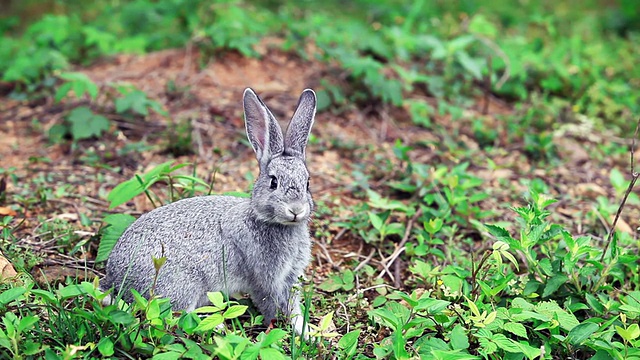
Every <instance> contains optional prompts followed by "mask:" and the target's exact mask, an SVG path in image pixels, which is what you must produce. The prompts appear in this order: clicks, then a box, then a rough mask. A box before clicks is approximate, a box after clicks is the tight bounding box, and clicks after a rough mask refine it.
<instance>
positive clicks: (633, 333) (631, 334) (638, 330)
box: [616, 324, 640, 341]
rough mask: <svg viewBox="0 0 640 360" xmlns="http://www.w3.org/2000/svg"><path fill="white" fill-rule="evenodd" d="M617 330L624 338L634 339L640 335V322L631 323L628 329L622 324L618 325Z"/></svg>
mask: <svg viewBox="0 0 640 360" xmlns="http://www.w3.org/2000/svg"><path fill="white" fill-rule="evenodd" d="M616 332H617V333H618V335H620V336H621V337H622V338H623V339H625V340H627V341H633V340H635V339H637V338H638V337H640V326H638V324H631V325H629V327H627V328H626V329H625V328H623V327H620V326H616Z"/></svg>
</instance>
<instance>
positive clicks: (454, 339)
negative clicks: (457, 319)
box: [449, 324, 469, 350]
mask: <svg viewBox="0 0 640 360" xmlns="http://www.w3.org/2000/svg"><path fill="white" fill-rule="evenodd" d="M449 343H450V344H451V348H452V349H454V350H462V349H468V348H469V338H468V337H467V333H466V332H465V330H464V328H463V327H462V325H460V324H458V325H456V327H454V328H453V330H451V332H450V333H449Z"/></svg>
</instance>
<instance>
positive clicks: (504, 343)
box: [491, 334, 522, 353]
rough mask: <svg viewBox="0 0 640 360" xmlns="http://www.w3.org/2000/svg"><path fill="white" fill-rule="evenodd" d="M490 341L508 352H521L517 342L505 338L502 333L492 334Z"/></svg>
mask: <svg viewBox="0 0 640 360" xmlns="http://www.w3.org/2000/svg"><path fill="white" fill-rule="evenodd" d="M491 341H493V342H494V343H495V344H496V345H498V347H499V348H500V349H502V350H504V351H507V352H510V353H520V352H522V349H521V348H520V347H519V346H518V343H516V342H515V341H513V340H511V339H509V338H507V337H506V336H504V335H502V334H494V335H493V337H492V338H491Z"/></svg>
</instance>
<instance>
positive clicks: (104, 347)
mask: <svg viewBox="0 0 640 360" xmlns="http://www.w3.org/2000/svg"><path fill="white" fill-rule="evenodd" d="M98 351H99V352H100V354H101V355H102V356H112V355H113V354H114V352H115V351H114V346H113V341H111V338H109V337H104V338H102V339H101V340H100V342H99V343H98Z"/></svg>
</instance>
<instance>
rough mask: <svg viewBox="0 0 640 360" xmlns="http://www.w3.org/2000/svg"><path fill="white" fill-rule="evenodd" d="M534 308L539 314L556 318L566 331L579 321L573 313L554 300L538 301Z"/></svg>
mask: <svg viewBox="0 0 640 360" xmlns="http://www.w3.org/2000/svg"><path fill="white" fill-rule="evenodd" d="M535 310H536V312H537V313H539V314H541V315H544V316H549V317H550V318H552V319H556V320H558V323H559V324H560V327H562V328H563V329H565V330H567V331H571V329H573V328H574V327H576V326H577V325H578V324H579V323H580V322H579V321H578V319H576V317H575V315H573V314H571V313H569V312H567V311H566V310H564V309H562V308H561V307H560V306H558V304H557V303H556V302H555V301H543V302H540V303H538V304H537V305H536V306H535Z"/></svg>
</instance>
